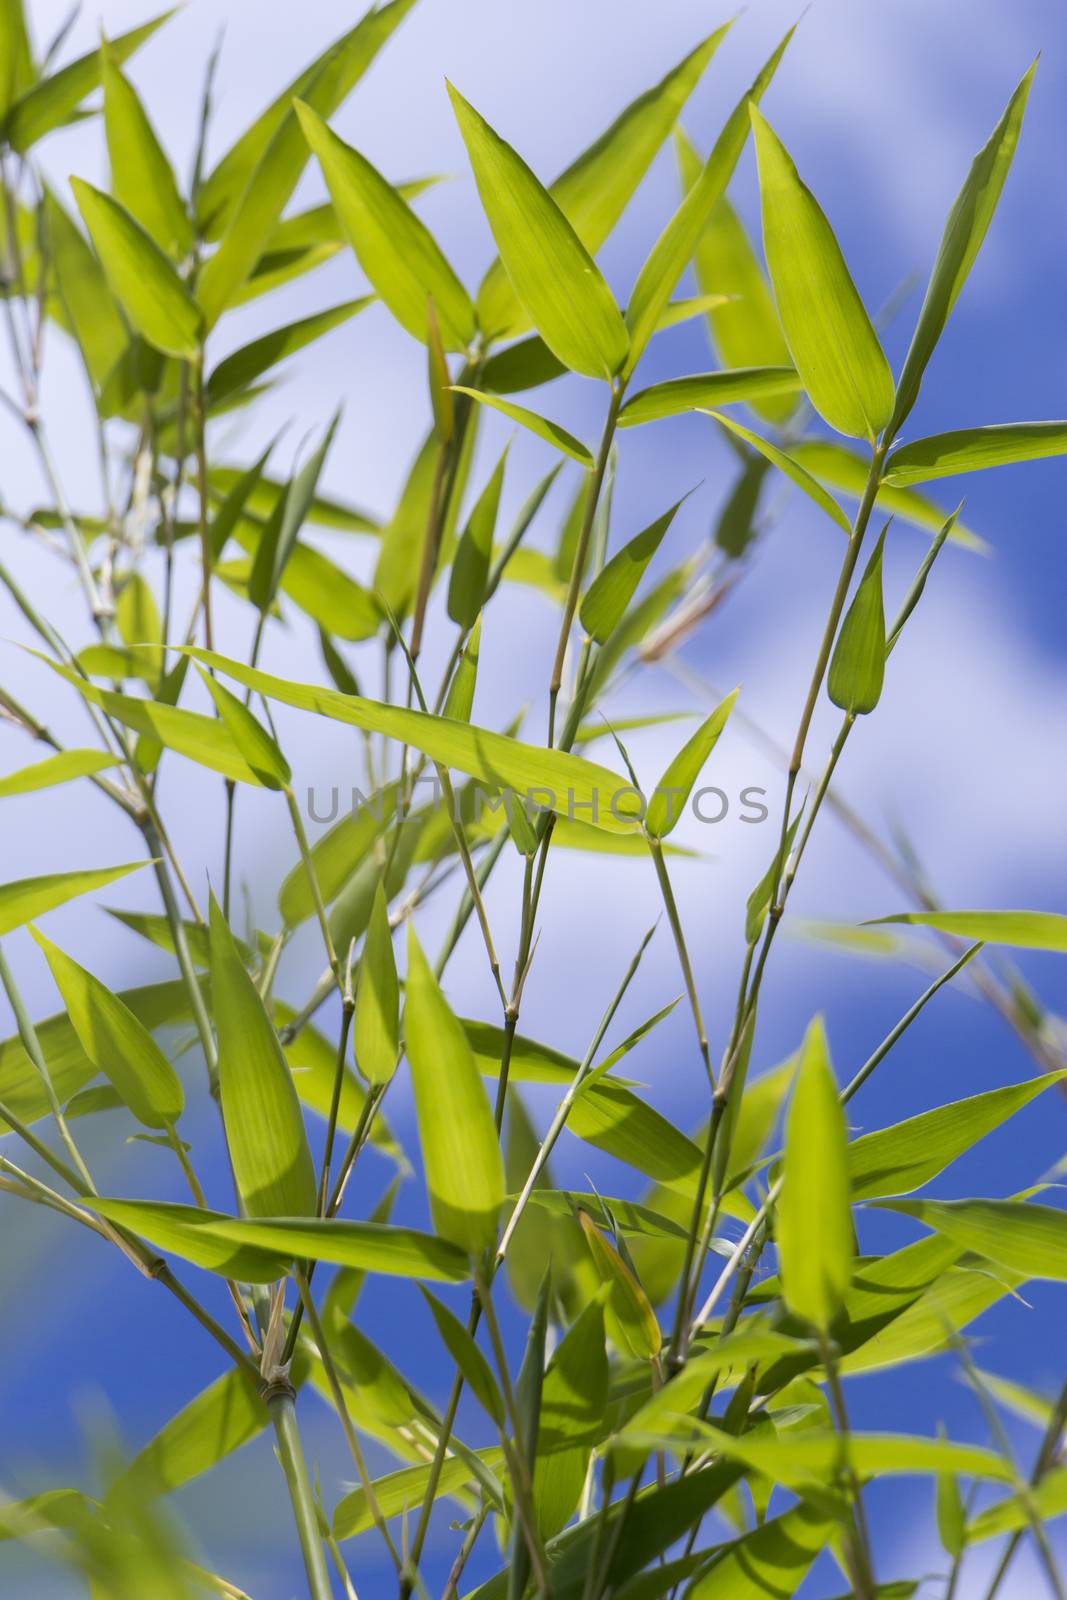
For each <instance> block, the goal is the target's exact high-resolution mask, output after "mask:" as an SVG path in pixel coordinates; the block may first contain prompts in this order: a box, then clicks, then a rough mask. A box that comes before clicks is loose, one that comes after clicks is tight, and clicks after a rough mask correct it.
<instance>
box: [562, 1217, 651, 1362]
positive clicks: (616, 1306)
mask: <svg viewBox="0 0 1067 1600" xmlns="http://www.w3.org/2000/svg"><path fill="white" fill-rule="evenodd" d="M578 1221H579V1222H580V1223H581V1225H582V1232H583V1233H584V1234H585V1241H586V1244H587V1245H588V1246H589V1250H590V1253H591V1255H592V1257H593V1262H594V1265H595V1266H596V1269H597V1272H598V1274H599V1276H600V1279H601V1282H603V1283H606V1284H607V1285H608V1289H609V1295H608V1301H607V1307H606V1311H607V1316H608V1326H609V1330H610V1332H611V1334H612V1337H613V1339H614V1340H615V1341H616V1343H618V1344H619V1345H620V1346H621V1348H622V1349H623V1350H624V1351H627V1352H628V1353H629V1354H630V1355H633V1356H636V1357H637V1358H638V1360H646V1361H651V1360H652V1359H653V1358H654V1357H655V1356H657V1355H658V1354H659V1351H660V1348H661V1346H662V1343H663V1335H662V1334H661V1332H660V1326H659V1323H658V1321H657V1320H656V1313H655V1312H654V1311H653V1309H652V1306H651V1303H650V1301H649V1299H648V1296H647V1295H646V1294H645V1291H644V1290H643V1289H642V1287H641V1285H640V1284H639V1283H638V1281H637V1278H636V1277H635V1275H634V1273H633V1271H632V1270H631V1268H630V1267H628V1266H627V1264H626V1262H625V1261H624V1260H623V1258H622V1256H621V1255H620V1254H619V1252H618V1250H616V1248H615V1246H614V1245H613V1244H611V1243H610V1242H609V1241H608V1240H607V1239H605V1237H604V1235H603V1234H602V1233H601V1231H600V1229H599V1228H598V1227H597V1225H596V1223H595V1222H594V1221H593V1219H592V1217H591V1216H590V1215H589V1213H588V1212H587V1211H579V1213H578Z"/></svg>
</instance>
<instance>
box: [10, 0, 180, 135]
mask: <svg viewBox="0 0 1067 1600" xmlns="http://www.w3.org/2000/svg"><path fill="white" fill-rule="evenodd" d="M173 15H174V13H173V11H164V12H163V14H162V16H159V17H153V18H152V20H151V21H150V22H143V23H142V24H141V25H140V27H138V28H131V29H130V31H129V33H122V34H119V36H118V38H117V39H112V40H111V41H110V49H111V53H112V55H113V56H114V58H115V60H116V61H120V62H121V61H126V60H128V59H129V57H130V56H132V55H133V53H134V51H135V50H138V49H139V48H140V47H141V45H142V44H144V43H145V41H146V40H147V39H150V38H151V37H152V35H153V34H154V33H155V32H156V30H157V28H161V27H162V26H163V24H164V23H165V22H166V21H168V20H169V18H170V17H172V16H173ZM99 83H100V51H99V50H91V51H90V52H89V54H88V55H84V56H79V57H78V59H77V60H76V61H71V62H70V63H69V64H68V65H67V66H65V67H60V69H59V71H58V72H53V73H52V75H51V76H50V77H48V78H42V79H41V81H40V82H39V83H36V84H34V86H33V88H32V89H29V90H28V91H27V92H26V93H25V94H23V95H22V97H21V99H19V100H18V101H17V102H16V104H15V105H13V106H12V108H11V112H10V115H9V117H8V119H7V123H6V125H5V127H4V135H5V137H6V139H7V140H8V142H9V143H10V145H11V147H12V149H14V150H17V151H19V153H20V154H25V152H26V151H27V150H28V149H29V148H30V146H31V145H32V144H36V142H37V140H38V139H42V138H43V137H44V135H45V134H46V133H51V131H52V129H53V128H60V127H62V126H63V124H64V123H66V122H69V121H70V120H71V118H72V117H73V116H74V114H75V112H76V111H77V109H78V107H79V105H80V104H81V102H82V101H83V100H84V99H85V97H86V95H89V94H92V92H93V90H94V89H95V88H97V87H98V85H99Z"/></svg>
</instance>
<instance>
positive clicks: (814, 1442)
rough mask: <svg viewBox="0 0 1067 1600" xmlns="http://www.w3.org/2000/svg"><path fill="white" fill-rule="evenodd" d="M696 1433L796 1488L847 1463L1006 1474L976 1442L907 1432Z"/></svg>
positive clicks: (903, 1470) (875, 1469)
mask: <svg viewBox="0 0 1067 1600" xmlns="http://www.w3.org/2000/svg"><path fill="white" fill-rule="evenodd" d="M700 1433H701V1436H702V1437H705V1438H706V1439H707V1440H708V1442H709V1443H711V1444H714V1446H715V1448H717V1449H721V1450H722V1451H723V1453H724V1454H725V1455H728V1456H734V1457H736V1459H737V1460H739V1461H743V1462H745V1463H746V1465H748V1466H751V1467H755V1468H756V1470H757V1471H759V1472H765V1473H766V1474H767V1475H768V1477H771V1478H773V1479H774V1481H775V1482H776V1483H782V1484H786V1485H789V1486H795V1487H797V1488H800V1487H801V1486H802V1485H803V1484H804V1483H805V1482H808V1483H810V1482H811V1481H812V1480H813V1479H814V1480H815V1481H817V1482H822V1483H826V1482H829V1481H831V1480H832V1478H833V1475H834V1472H835V1471H839V1470H841V1469H842V1468H844V1469H845V1470H847V1469H848V1467H851V1468H852V1470H853V1471H855V1472H857V1473H859V1474H860V1475H861V1476H862V1477H865V1478H866V1477H875V1476H877V1477H881V1476H883V1475H888V1474H894V1475H895V1474H906V1475H911V1474H913V1473H917V1474H926V1473H939V1472H966V1473H968V1474H969V1475H971V1476H973V1477H980V1478H991V1479H993V1480H997V1479H1000V1480H1003V1479H1005V1478H1010V1477H1011V1475H1012V1469H1011V1466H1010V1464H1009V1463H1008V1462H1006V1461H1004V1460H1003V1459H1002V1457H1000V1456H999V1455H996V1454H995V1453H994V1452H993V1451H992V1450H984V1449H982V1448H981V1447H980V1446H978V1445H973V1444H955V1443H954V1442H953V1441H952V1440H950V1439H924V1438H922V1437H918V1436H913V1435H909V1434H896V1433H867V1434H863V1433H850V1434H848V1435H847V1437H843V1436H842V1435H841V1434H840V1433H837V1432H836V1431H834V1430H831V1429H827V1430H825V1431H824V1430H822V1429H819V1430H818V1431H816V1430H814V1429H813V1430H810V1431H807V1430H805V1431H803V1432H789V1433H785V1432H783V1433H779V1434H778V1435H777V1436H775V1435H773V1434H771V1433H770V1431H769V1430H760V1431H759V1432H750V1433H747V1434H744V1435H743V1436H742V1437H741V1438H734V1437H733V1435H732V1434H728V1433H724V1432H723V1431H722V1429H721V1428H708V1427H706V1425H705V1427H702V1428H701V1429H700Z"/></svg>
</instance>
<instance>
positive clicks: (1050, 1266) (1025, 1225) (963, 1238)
mask: <svg viewBox="0 0 1067 1600" xmlns="http://www.w3.org/2000/svg"><path fill="white" fill-rule="evenodd" d="M876 1203H877V1204H878V1205H879V1206H883V1207H885V1208H886V1209H887V1210H889V1211H901V1212H903V1213H904V1215H905V1216H909V1217H915V1218H916V1219H917V1220H918V1221H919V1222H923V1223H925V1224H926V1226H927V1227H928V1228H934V1229H936V1230H937V1232H938V1233H943V1234H944V1235H945V1236H946V1238H949V1239H951V1240H952V1242H953V1243H954V1244H957V1245H959V1247H960V1248H961V1249H962V1250H974V1251H975V1252H976V1253H977V1254H978V1255H983V1256H987V1257H988V1258H989V1259H990V1260H991V1261H997V1262H1000V1263H1001V1264H1002V1265H1003V1266H1005V1267H1007V1268H1009V1269H1010V1270H1011V1271H1012V1272H1017V1273H1023V1274H1025V1276H1026V1277H1028V1278H1051V1279H1053V1280H1054V1281H1056V1282H1059V1283H1067V1211H1057V1210H1055V1209H1054V1207H1052V1206H1039V1205H1033V1204H1032V1203H1030V1202H1029V1201H1025V1200H879V1201H878V1202H876Z"/></svg>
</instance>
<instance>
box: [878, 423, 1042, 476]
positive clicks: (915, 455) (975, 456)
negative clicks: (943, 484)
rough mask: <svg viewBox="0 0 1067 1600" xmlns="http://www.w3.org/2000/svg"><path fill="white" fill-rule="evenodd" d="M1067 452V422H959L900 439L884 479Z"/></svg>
mask: <svg viewBox="0 0 1067 1600" xmlns="http://www.w3.org/2000/svg"><path fill="white" fill-rule="evenodd" d="M1065 452H1067V422H1006V423H1003V424H1001V425H999V426H994V427H990V428H958V429H956V430H955V431H954V432H953V433H935V434H933V435H932V436H931V437H930V438H929V439H915V440H914V441H913V442H912V443H911V444H904V445H901V447H900V449H899V450H894V451H893V454H892V455H891V456H890V457H889V460H888V461H887V463H886V469H885V481H886V483H888V484H889V485H890V486H891V487H896V488H904V487H906V486H907V485H908V484H911V483H927V482H929V480H930V479H931V478H947V477H951V476H952V474H953V473H956V472H979V471H982V470H984V469H985V468H987V467H1006V466H1011V465H1012V463H1013V462H1017V461H1041V460H1043V459H1044V458H1045V457H1046V456H1062V455H1063V454H1064V453H1065Z"/></svg>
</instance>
